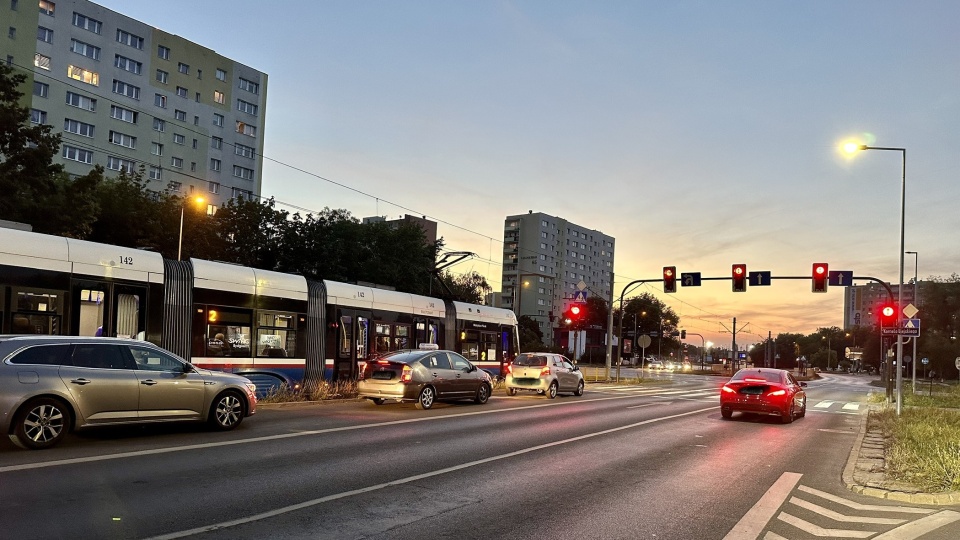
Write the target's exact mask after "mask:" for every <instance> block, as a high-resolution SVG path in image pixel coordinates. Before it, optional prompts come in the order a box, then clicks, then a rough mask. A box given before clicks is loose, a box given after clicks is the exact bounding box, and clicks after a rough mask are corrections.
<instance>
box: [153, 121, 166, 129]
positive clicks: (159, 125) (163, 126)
mask: <svg viewBox="0 0 960 540" xmlns="http://www.w3.org/2000/svg"><path fill="white" fill-rule="evenodd" d="M165 129H167V123H166V122H164V121H163V120H161V119H159V118H154V119H153V130H154V131H161V132H162V131H163V130H165Z"/></svg>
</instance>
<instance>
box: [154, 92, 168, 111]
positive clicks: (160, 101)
mask: <svg viewBox="0 0 960 540" xmlns="http://www.w3.org/2000/svg"><path fill="white" fill-rule="evenodd" d="M153 104H154V105H156V106H157V107H160V108H161V109H166V108H167V96H165V95H163V94H154V95H153Z"/></svg>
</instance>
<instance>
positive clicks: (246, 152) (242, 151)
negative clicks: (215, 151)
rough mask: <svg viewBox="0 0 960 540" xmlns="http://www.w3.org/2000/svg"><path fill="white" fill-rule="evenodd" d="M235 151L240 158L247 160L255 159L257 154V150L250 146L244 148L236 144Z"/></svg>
mask: <svg viewBox="0 0 960 540" xmlns="http://www.w3.org/2000/svg"><path fill="white" fill-rule="evenodd" d="M233 151H234V153H235V154H236V155H238V156H243V157H246V158H251V159H252V158H253V155H254V154H255V153H256V151H257V150H256V149H255V148H252V147H250V146H244V145H242V144H234V145H233Z"/></svg>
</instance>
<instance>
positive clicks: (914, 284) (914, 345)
mask: <svg viewBox="0 0 960 540" xmlns="http://www.w3.org/2000/svg"><path fill="white" fill-rule="evenodd" d="M907 254H909V255H913V302H914V305H916V304H919V303H920V299H919V298H918V297H917V265H918V261H919V260H920V255H918V254H917V252H916V251H908V252H907ZM918 339H920V338H919V336H914V337H913V338H911V339H910V341H912V342H913V362H912V364H913V393H914V394H916V393H917V340H918Z"/></svg>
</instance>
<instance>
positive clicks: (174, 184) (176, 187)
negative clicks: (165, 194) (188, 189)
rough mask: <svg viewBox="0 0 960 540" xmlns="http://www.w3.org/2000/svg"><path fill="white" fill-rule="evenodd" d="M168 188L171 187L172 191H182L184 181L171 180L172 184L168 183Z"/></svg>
mask: <svg viewBox="0 0 960 540" xmlns="http://www.w3.org/2000/svg"><path fill="white" fill-rule="evenodd" d="M167 189H169V190H170V191H173V192H174V193H180V190H182V189H183V183H182V182H170V184H168V185H167Z"/></svg>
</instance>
